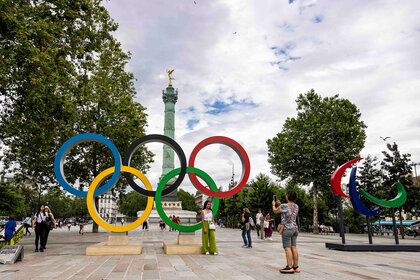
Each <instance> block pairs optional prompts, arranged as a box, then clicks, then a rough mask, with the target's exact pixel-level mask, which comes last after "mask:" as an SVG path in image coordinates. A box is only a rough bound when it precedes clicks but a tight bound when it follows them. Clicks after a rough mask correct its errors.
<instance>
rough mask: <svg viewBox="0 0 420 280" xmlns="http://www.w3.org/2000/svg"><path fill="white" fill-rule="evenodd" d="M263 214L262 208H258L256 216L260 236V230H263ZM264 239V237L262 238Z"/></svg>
mask: <svg viewBox="0 0 420 280" xmlns="http://www.w3.org/2000/svg"><path fill="white" fill-rule="evenodd" d="M262 216H263V214H262V211H261V208H260V209H258V213H257V215H256V216H255V223H256V226H255V227H256V229H257V236H258V237H260V230H261V219H260V218H261V217H262ZM261 235H262V231H261ZM261 239H262V238H261Z"/></svg>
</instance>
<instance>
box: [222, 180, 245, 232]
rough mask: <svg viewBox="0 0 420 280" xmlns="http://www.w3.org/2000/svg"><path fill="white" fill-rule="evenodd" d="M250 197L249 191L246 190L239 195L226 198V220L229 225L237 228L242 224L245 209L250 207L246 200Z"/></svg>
mask: <svg viewBox="0 0 420 280" xmlns="http://www.w3.org/2000/svg"><path fill="white" fill-rule="evenodd" d="M247 197H248V189H246V188H244V189H242V191H240V192H239V193H237V194H235V195H232V196H230V197H227V198H224V200H225V202H224V210H225V212H224V213H223V217H224V219H225V220H226V221H227V222H228V224H229V225H230V226H231V227H232V228H235V227H237V225H238V223H240V222H241V217H242V212H243V208H245V207H248V206H247V204H246V200H247Z"/></svg>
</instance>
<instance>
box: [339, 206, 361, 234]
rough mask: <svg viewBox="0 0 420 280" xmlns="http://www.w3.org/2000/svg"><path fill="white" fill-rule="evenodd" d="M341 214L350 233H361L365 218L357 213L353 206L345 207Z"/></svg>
mask: <svg viewBox="0 0 420 280" xmlns="http://www.w3.org/2000/svg"><path fill="white" fill-rule="evenodd" d="M343 216H344V219H345V221H346V227H348V229H349V232H350V233H363V232H364V226H363V223H364V222H366V221H365V218H364V217H363V216H362V215H360V214H359V213H357V211H356V210H354V209H353V207H347V208H344V210H343Z"/></svg>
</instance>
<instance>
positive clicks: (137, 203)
mask: <svg viewBox="0 0 420 280" xmlns="http://www.w3.org/2000/svg"><path fill="white" fill-rule="evenodd" d="M146 205H147V197H146V196H144V195H141V194H139V193H138V192H136V191H131V192H129V193H127V194H121V195H120V199H119V200H118V212H120V213H121V214H124V215H126V216H128V217H137V212H138V211H140V210H144V209H145V208H146Z"/></svg>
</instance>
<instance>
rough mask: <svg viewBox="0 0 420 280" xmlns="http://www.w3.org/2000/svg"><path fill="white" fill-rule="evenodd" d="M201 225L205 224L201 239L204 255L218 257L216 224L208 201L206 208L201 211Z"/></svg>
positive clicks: (205, 203)
mask: <svg viewBox="0 0 420 280" xmlns="http://www.w3.org/2000/svg"><path fill="white" fill-rule="evenodd" d="M201 223H202V224H203V228H202V238H201V241H202V243H203V250H202V253H203V254H206V255H208V254H214V255H217V247H216V235H215V231H216V227H215V224H214V217H213V211H212V210H211V203H210V201H208V200H206V202H204V207H203V210H202V211H201ZM209 244H210V245H209Z"/></svg>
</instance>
